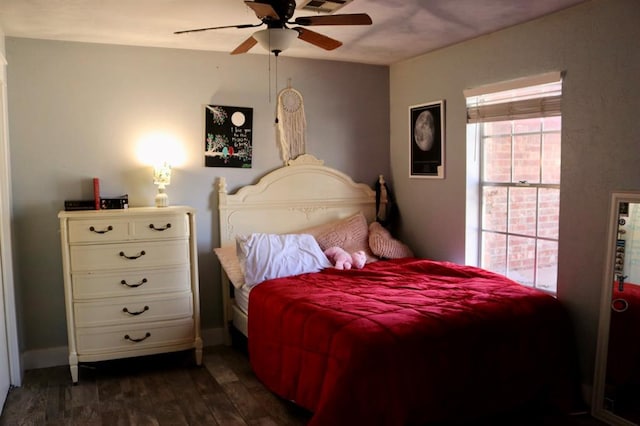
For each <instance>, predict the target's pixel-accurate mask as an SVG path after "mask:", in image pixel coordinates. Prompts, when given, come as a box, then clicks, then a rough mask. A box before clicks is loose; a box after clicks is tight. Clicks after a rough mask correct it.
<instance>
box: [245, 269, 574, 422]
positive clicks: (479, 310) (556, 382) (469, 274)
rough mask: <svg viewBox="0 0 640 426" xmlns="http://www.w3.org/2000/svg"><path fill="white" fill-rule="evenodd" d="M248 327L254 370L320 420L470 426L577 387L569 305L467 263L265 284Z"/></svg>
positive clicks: (565, 396) (561, 399)
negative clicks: (463, 423)
mask: <svg viewBox="0 0 640 426" xmlns="http://www.w3.org/2000/svg"><path fill="white" fill-rule="evenodd" d="M248 328H249V333H248V334H249V339H248V343H249V357H250V362H251V365H252V368H253V370H254V372H255V374H256V375H257V377H258V378H259V379H260V380H261V381H262V382H263V383H264V384H265V385H266V386H267V387H268V388H270V389H271V390H272V391H273V392H275V393H276V394H278V395H280V396H281V397H283V398H285V399H288V400H291V401H293V402H295V403H296V404H298V405H300V406H301V407H304V408H306V409H308V410H310V411H312V412H313V413H314V415H313V417H312V419H311V421H310V425H354V424H367V425H407V424H422V423H426V422H430V421H442V420H451V419H465V418H468V417H472V416H478V415H481V414H483V413H486V414H491V413H495V412H500V411H504V410H506V409H508V408H509V407H516V406H518V405H519V404H522V403H525V402H527V401H531V400H534V399H536V398H547V399H548V400H550V401H552V402H555V403H558V404H568V403H570V400H571V398H572V396H573V391H574V390H575V388H574V385H575V383H574V381H573V380H574V378H575V376H574V375H573V374H572V372H573V371H575V365H576V364H577V362H576V359H574V356H575V352H574V342H573V335H572V332H571V327H570V326H569V321H568V318H567V316H566V313H565V311H564V309H563V307H562V306H561V304H560V303H559V302H558V301H557V300H556V299H555V298H554V297H552V296H550V295H547V294H544V293H542V292H540V291H537V290H534V289H530V288H527V287H523V286H521V285H519V284H517V283H515V282H513V281H510V280H508V279H507V278H505V277H503V276H500V275H497V274H494V273H491V272H488V271H485V270H482V269H478V268H474V267H469V266H460V265H456V264H453V263H447V262H435V261H429V260H422V259H396V260H389V261H379V262H375V263H371V264H368V265H366V266H365V268H364V269H360V270H354V269H351V270H347V271H344V270H336V269H332V268H329V269H325V270H323V271H321V272H319V273H314V274H304V275H299V276H296V277H287V278H280V279H275V280H270V281H265V282H264V283H262V284H260V285H258V286H256V287H255V288H254V289H253V290H252V291H251V293H250V300H249V326H248ZM563 408H567V407H566V405H565V406H564V407H563Z"/></svg>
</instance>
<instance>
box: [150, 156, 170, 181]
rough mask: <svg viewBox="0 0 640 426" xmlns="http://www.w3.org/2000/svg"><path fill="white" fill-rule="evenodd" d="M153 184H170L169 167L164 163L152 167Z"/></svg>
mask: <svg viewBox="0 0 640 426" xmlns="http://www.w3.org/2000/svg"><path fill="white" fill-rule="evenodd" d="M153 183H154V184H156V185H169V184H170V183H171V165H170V164H169V163H167V162H166V161H165V162H163V163H162V164H156V165H155V166H154V167H153Z"/></svg>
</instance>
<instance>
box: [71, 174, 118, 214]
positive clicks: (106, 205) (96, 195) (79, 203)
mask: <svg viewBox="0 0 640 426" xmlns="http://www.w3.org/2000/svg"><path fill="white" fill-rule="evenodd" d="M126 208H129V195H128V194H125V195H121V196H119V197H115V198H103V197H101V196H100V179H99V178H93V199H91V200H65V202H64V209H65V210H67V211H71V210H109V209H126Z"/></svg>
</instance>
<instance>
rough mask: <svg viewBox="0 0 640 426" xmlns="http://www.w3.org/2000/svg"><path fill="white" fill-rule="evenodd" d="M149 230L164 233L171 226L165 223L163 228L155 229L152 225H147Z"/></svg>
mask: <svg viewBox="0 0 640 426" xmlns="http://www.w3.org/2000/svg"><path fill="white" fill-rule="evenodd" d="M149 228H150V229H153V230H154V231H166V230H167V229H169V228H171V224H170V223H167V224H166V225H165V227H164V228H156V227H155V226H154V225H153V223H152V224H150V225H149Z"/></svg>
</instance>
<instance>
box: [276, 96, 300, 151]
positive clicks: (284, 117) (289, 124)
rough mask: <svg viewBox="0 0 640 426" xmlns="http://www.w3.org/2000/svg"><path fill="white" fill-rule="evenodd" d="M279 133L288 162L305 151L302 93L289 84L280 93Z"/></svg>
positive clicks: (277, 121) (281, 147)
mask: <svg viewBox="0 0 640 426" xmlns="http://www.w3.org/2000/svg"><path fill="white" fill-rule="evenodd" d="M277 114H278V115H277V119H276V123H277V133H278V141H279V142H280V153H281V155H282V160H283V161H284V162H285V163H286V162H287V161H289V160H292V159H294V158H296V157H297V156H299V155H300V154H304V153H305V131H306V128H307V120H306V119H305V116H304V103H303V101H302V95H301V94H300V92H298V91H297V90H296V89H294V88H292V87H291V85H289V86H288V87H287V88H285V89H282V91H281V92H280V93H279V94H278V113H277Z"/></svg>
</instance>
